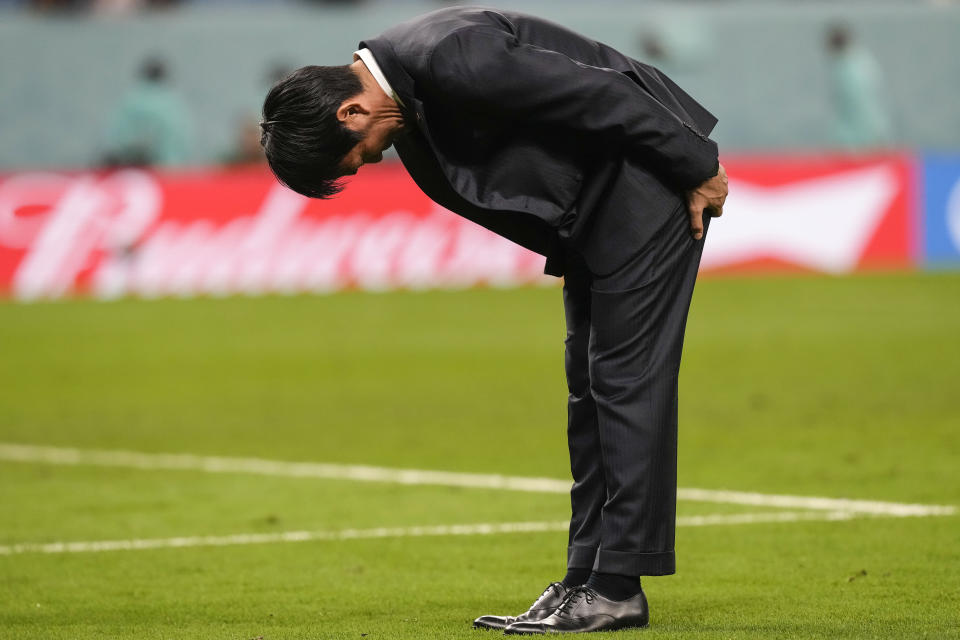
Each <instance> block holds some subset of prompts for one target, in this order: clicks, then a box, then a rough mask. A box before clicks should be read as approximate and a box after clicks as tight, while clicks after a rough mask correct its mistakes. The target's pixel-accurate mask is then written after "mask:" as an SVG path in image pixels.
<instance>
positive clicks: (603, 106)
mask: <svg viewBox="0 0 960 640" xmlns="http://www.w3.org/2000/svg"><path fill="white" fill-rule="evenodd" d="M360 46H361V47H367V48H369V49H370V50H371V52H372V53H373V56H374V57H375V58H376V60H377V63H378V64H379V65H380V67H381V69H382V71H383V73H384V75H385V76H386V78H387V80H388V81H389V82H390V84H391V86H392V87H393V89H394V91H396V93H397V94H398V96H399V97H400V99H401V101H402V102H403V104H404V108H405V109H406V111H407V116H408V119H409V121H410V126H408V127H407V129H408V132H407V133H406V134H404V135H403V136H401V137H400V138H399V139H398V140H397V141H396V143H395V147H396V149H397V151H398V153H399V155H400V159H401V160H402V162H403V164H404V166H405V167H406V168H407V170H408V171H409V173H410V174H411V176H412V178H413V179H414V181H415V182H416V183H417V185H418V186H419V187H420V188H421V189H422V190H423V191H424V192H425V193H426V194H427V195H428V196H430V197H431V198H432V199H433V200H435V201H436V202H438V203H439V204H441V205H443V206H445V207H446V208H448V209H450V210H451V211H453V212H455V213H457V214H460V215H462V216H464V217H466V218H469V219H471V220H473V221H474V222H477V223H479V224H481V225H483V226H484V227H487V228H488V229H491V230H492V231H494V232H496V233H498V234H500V235H502V236H504V237H506V238H508V239H510V240H513V241H514V242H517V243H519V244H521V245H523V246H525V247H527V248H529V249H532V250H533V251H536V252H538V253H541V254H543V255H545V256H547V268H546V271H547V273H551V274H553V275H561V274H562V271H563V266H562V256H563V254H564V248H565V247H569V248H573V249H575V250H577V251H579V252H580V253H581V254H582V255H583V258H584V260H585V261H586V263H587V265H588V266H589V267H590V269H591V271H593V272H594V273H596V274H598V275H604V274H607V273H610V272H612V271H614V270H615V269H616V268H617V267H619V266H620V265H622V264H623V263H624V262H626V260H627V259H629V258H630V257H631V256H633V255H634V254H635V253H636V252H637V251H639V249H640V248H641V247H642V246H643V245H644V244H645V243H646V241H647V240H649V239H650V237H651V236H652V235H653V234H654V233H655V232H656V230H657V229H659V228H660V226H661V225H662V224H663V223H664V222H665V221H666V220H667V218H668V217H669V216H670V215H678V213H677V210H678V208H679V207H682V206H683V191H684V190H686V189H689V188H692V187H694V186H696V185H698V184H700V183H701V182H703V181H704V180H706V179H708V178H709V177H711V176H714V175H716V172H717V169H718V160H717V146H716V144H715V143H714V142H713V141H712V140H710V139H709V138H707V134H709V133H710V131H711V130H712V129H713V127H714V125H715V124H716V122H717V121H716V118H714V117H713V116H712V115H711V114H710V113H709V112H708V111H707V110H706V109H704V108H703V107H702V106H700V105H699V104H698V103H697V102H696V101H694V100H693V99H692V98H691V97H690V96H688V95H687V94H686V93H684V91H683V90H682V89H680V88H679V87H678V86H677V85H676V84H674V83H673V82H672V81H671V80H670V79H669V78H668V77H667V76H666V75H664V74H663V73H661V72H660V71H658V70H657V69H655V68H653V67H651V66H649V65H645V64H642V63H640V62H637V61H636V60H632V59H630V58H629V57H627V56H625V55H623V54H621V53H619V52H618V51H616V50H614V49H612V48H610V47H608V46H606V45H603V44H601V43H598V42H595V41H593V40H590V39H588V38H585V37H583V36H581V35H579V34H577V33H574V32H572V31H570V30H568V29H565V28H563V27H560V26H558V25H556V24H553V23H551V22H548V21H546V20H542V19H539V18H535V17H532V16H527V15H523V14H519V13H515V12H511V11H501V10H493V9H483V8H476V7H452V8H446V9H441V10H439V11H434V12H432V13H429V14H427V15H424V16H421V17H418V18H414V19H413V20H410V21H407V22H404V23H401V24H399V25H397V26H395V27H392V28H390V29H388V30H387V31H385V32H384V33H383V34H381V35H380V36H377V37H376V38H372V39H369V40H365V41H362V42H361V43H360Z"/></svg>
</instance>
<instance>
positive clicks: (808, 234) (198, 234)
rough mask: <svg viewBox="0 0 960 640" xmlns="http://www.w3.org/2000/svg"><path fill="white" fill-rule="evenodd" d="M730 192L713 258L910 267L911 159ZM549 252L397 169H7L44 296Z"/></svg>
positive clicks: (440, 276) (711, 248)
mask: <svg viewBox="0 0 960 640" xmlns="http://www.w3.org/2000/svg"><path fill="white" fill-rule="evenodd" d="M725 164H726V165H727V166H728V170H729V173H730V176H731V195H730V199H729V200H728V202H727V206H726V207H725V212H726V213H725V215H724V217H723V218H722V219H720V220H718V221H717V224H715V225H712V226H711V230H710V234H709V237H708V239H707V246H706V250H705V253H704V261H703V267H704V269H706V270H711V269H722V270H729V269H742V268H757V267H758V266H760V267H763V268H768V269H769V268H779V269H782V268H785V267H786V268H794V269H796V268H800V269H809V270H816V271H826V272H833V273H842V272H848V271H852V270H854V269H859V268H872V267H902V266H907V265H909V264H911V261H912V256H911V247H913V245H914V243H913V239H912V236H911V234H912V228H913V222H912V218H913V216H914V212H913V211H912V206H913V205H912V203H913V198H912V190H913V184H912V181H913V173H912V171H911V161H910V159H909V158H908V157H905V156H899V155H895V156H879V157H873V158H856V159H854V158H836V157H833V158H790V157H786V158H785V157H770V158H733V159H727V160H725ZM542 269H543V258H541V257H540V256H537V255H536V254H533V253H530V252H529V251H526V250H525V249H522V248H520V247H518V246H516V245H513V244H511V243H510V242H508V241H506V240H503V239H501V238H499V237H497V236H495V235H493V234H491V233H489V232H487V231H486V230H484V229H482V228H480V227H478V226H476V225H474V224H473V223H471V222H468V221H466V220H464V219H462V218H460V217H458V216H455V215H453V214H451V213H449V212H447V211H445V210H443V209H442V208H440V207H439V206H437V205H435V204H434V203H432V202H431V201H430V200H429V199H428V198H426V196H424V195H423V194H422V193H421V192H420V191H419V190H418V189H417V188H416V186H415V185H414V184H413V183H412V181H411V180H410V179H409V178H408V177H407V176H406V174H405V172H404V171H403V169H402V167H400V166H399V165H398V164H389V163H385V164H384V165H378V166H371V167H365V168H364V169H363V171H361V172H360V175H358V176H357V177H356V178H354V179H353V180H352V182H351V184H350V186H349V188H347V189H346V190H345V191H344V192H343V193H342V194H341V195H340V196H339V197H337V198H336V199H333V200H329V201H318V200H309V199H307V198H302V197H300V196H298V195H296V194H294V193H292V192H290V191H289V190H287V189H285V188H283V187H281V186H280V185H278V184H277V183H276V182H275V180H274V179H273V177H272V176H271V175H270V174H269V172H268V171H267V170H266V169H264V168H250V169H242V170H231V171H222V170H213V169H211V170H200V171H190V172H176V173H155V172H148V171H141V170H134V169H128V170H123V171H118V172H112V173H98V172H87V173H82V172H29V173H16V174H10V175H6V176H0V290H2V291H3V292H4V293H5V294H6V295H10V296H14V297H16V298H19V299H25V300H32V299H43V298H56V297H60V296H63V295H72V294H89V295H93V296H96V297H102V298H113V297H117V296H123V295H138V296H144V297H154V296H166V295H174V296H191V295H229V294H235V293H244V294H256V293H267V292H277V293H291V292H311V291H312V292H328V291H336V290H340V289H343V288H363V289H371V290H384V289H395V288H429V287H465V286H473V285H478V284H487V285H494V286H510V285H520V284H529V283H540V282H550V281H551V280H552V279H550V278H547V277H545V276H543V275H542V273H541V272H542Z"/></svg>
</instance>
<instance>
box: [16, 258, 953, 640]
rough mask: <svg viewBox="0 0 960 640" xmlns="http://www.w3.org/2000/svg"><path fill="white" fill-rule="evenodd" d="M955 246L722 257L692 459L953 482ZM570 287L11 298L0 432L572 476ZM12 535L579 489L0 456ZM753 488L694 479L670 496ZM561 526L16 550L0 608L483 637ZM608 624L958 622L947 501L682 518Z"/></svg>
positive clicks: (101, 444) (802, 476)
mask: <svg viewBox="0 0 960 640" xmlns="http://www.w3.org/2000/svg"><path fill="white" fill-rule="evenodd" d="M958 294H960V276H958V275H956V274H939V275H919V274H898V275H869V276H858V277H852V278H826V277H798V278H784V279H707V280H704V281H702V282H701V283H700V284H699V285H698V290H697V293H696V295H695V297H694V305H693V309H692V315H691V318H690V322H689V325H688V332H687V344H686V348H685V354H684V365H683V369H682V374H681V386H682V388H681V443H680V484H681V486H696V487H703V488H729V489H738V490H746V491H762V492H770V493H791V494H809V495H826V496H836V497H853V498H866V499H877V500H893V501H900V502H929V503H939V504H954V505H957V504H960V483H958V482H957V480H956V478H957V473H956V468H957V461H958V459H960V455H958V454H960V440H958V437H957V436H958V433H960V419H958V411H957V409H956V392H955V389H956V381H957V380H958V379H960V338H958V336H957V327H960V295H958ZM563 331H564V329H563V324H562V314H561V303H560V297H559V292H558V291H556V290H553V289H542V290H540V289H527V290H519V291H498V290H474V291H463V292H431V293H396V294H377V295H369V294H359V293H352V294H342V295H336V296H329V297H297V298H266V299H245V298H234V299H225V300H193V301H178V300H164V301H151V302H144V301H135V300H129V301H121V302H112V303H94V302H84V301H74V302H62V303H49V304H37V305H16V304H4V305H2V306H0V349H2V353H3V359H2V364H0V388H2V390H3V391H2V392H0V441H4V442H19V443H30V444H50V445H56V446H70V447H81V448H100V449H114V448H116V449H131V450H136V451H145V452H190V453H197V454H212V455H227V456H256V457H263V458H273V459H282V460H317V461H324V462H341V463H361V464H376V465H385V466H393V467H410V468H426V469H447V470H456V471H472V472H480V473H507V474H513V475H544V476H552V477H558V478H563V477H567V461H566V454H565V442H564V428H565V425H564V417H565V407H564V382H563V375H562V337H563ZM0 504H2V505H3V507H4V514H5V517H4V518H3V524H0V544H12V543H18V542H45V541H61V540H109V539H123V538H131V537H151V538H152V537H166V536H177V535H214V534H230V533H256V532H271V531H288V530H298V529H340V528H364V527H378V526H406V525H426V524H456V523H476V522H509V521H520V520H530V521H553V520H562V519H564V518H565V517H566V516H567V515H568V504H567V500H566V498H565V497H564V496H562V495H552V494H521V493H510V492H496V491H486V490H474V489H454V488H443V487H404V486H397V485H384V484H357V483H350V482H345V481H328V480H307V479H292V478H269V477H254V476H242V475H232V474H224V475H209V474H201V473H197V472H187V471H182V472H173V471H168V472H161V471H137V470H130V469H104V468H96V467H54V466H47V465H40V464H31V463H12V462H0ZM738 510H749V511H751V512H752V511H756V510H757V509H753V508H750V509H746V508H740V507H734V506H730V505H704V504H697V503H687V502H681V503H680V515H691V514H702V513H723V512H735V511H738ZM564 548H565V536H564V534H562V533H523V534H504V535H495V536H469V537H459V536H450V537H431V538H397V539H381V540H351V541H339V542H330V541H326V542H304V543H296V544H270V545H252V546H242V547H222V548H191V549H161V550H152V551H120V552H106V553H95V554H61V555H41V554H20V555H11V556H0V628H2V629H3V630H4V637H5V638H102V637H111V638H201V639H205V638H255V637H258V636H263V637H264V638H265V639H266V640H272V639H275V638H360V637H364V636H363V634H366V636H365V637H368V638H458V637H462V638H478V637H480V636H482V637H486V635H485V634H483V633H482V632H475V631H473V630H471V629H470V628H469V624H468V623H469V620H471V619H472V618H473V617H475V616H477V615H479V614H481V613H499V612H505V613H516V612H518V611H520V610H522V609H523V608H525V607H526V606H527V605H528V604H529V600H530V599H532V598H533V597H534V596H536V595H537V594H538V593H539V591H540V589H542V588H543V586H544V585H545V584H546V582H548V581H550V580H552V579H556V578H557V577H558V576H559V575H560V573H561V571H562V564H563V553H564ZM678 557H679V573H678V574H677V575H676V576H672V577H666V578H654V579H648V580H646V581H645V585H646V590H647V592H648V596H649V598H650V602H651V608H652V626H651V628H650V629H649V630H646V631H642V632H622V633H619V634H616V636H613V637H621V638H622V637H635V636H636V637H649V638H661V637H663V638H668V637H669V638H681V637H697V638H769V637H793V638H847V637H850V638H887V637H891V638H892V637H897V638H900V637H929V638H950V637H960V571H958V569H960V517H957V516H950V517H938V518H916V519H914V518H905V519H892V518H881V519H872V518H871V519H857V520H853V521H847V522H800V523H782V524H752V525H738V526H714V527H702V528H681V529H680V530H679V532H678Z"/></svg>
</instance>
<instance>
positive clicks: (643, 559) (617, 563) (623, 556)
mask: <svg viewBox="0 0 960 640" xmlns="http://www.w3.org/2000/svg"><path fill="white" fill-rule="evenodd" d="M593 570H594V571H597V572H599V573H616V574H618V575H622V576H669V575H672V574H674V573H676V572H677V557H676V554H675V553H674V552H673V551H662V552H658V553H629V552H626V551H607V550H605V549H601V550H600V551H598V552H597V559H596V561H595V562H594V565H593Z"/></svg>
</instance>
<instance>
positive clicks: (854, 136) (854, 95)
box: [826, 24, 893, 149]
mask: <svg viewBox="0 0 960 640" xmlns="http://www.w3.org/2000/svg"><path fill="white" fill-rule="evenodd" d="M826 45H827V52H828V53H829V55H830V83H831V89H832V92H833V110H834V120H833V139H834V140H835V141H836V142H837V143H838V144H839V145H841V146H842V147H844V148H846V149H870V148H878V147H889V146H890V145H892V144H893V124H892V120H891V117H890V109H889V105H888V100H887V95H886V90H885V87H884V81H883V72H882V71H881V69H880V65H879V64H878V63H877V61H876V60H875V59H874V57H873V56H872V55H871V54H870V52H869V51H867V50H866V49H865V48H864V47H862V46H859V45H857V44H855V43H854V41H853V33H852V32H851V31H850V29H849V28H848V27H847V26H846V25H842V24H835V25H832V26H830V27H829V28H828V30H827V38H826Z"/></svg>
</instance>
